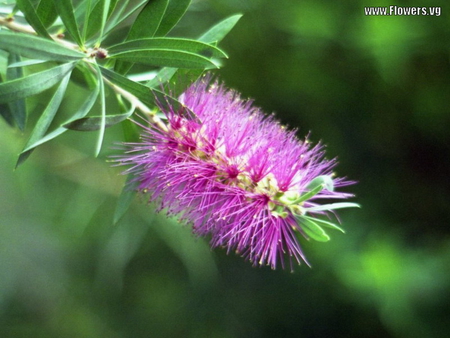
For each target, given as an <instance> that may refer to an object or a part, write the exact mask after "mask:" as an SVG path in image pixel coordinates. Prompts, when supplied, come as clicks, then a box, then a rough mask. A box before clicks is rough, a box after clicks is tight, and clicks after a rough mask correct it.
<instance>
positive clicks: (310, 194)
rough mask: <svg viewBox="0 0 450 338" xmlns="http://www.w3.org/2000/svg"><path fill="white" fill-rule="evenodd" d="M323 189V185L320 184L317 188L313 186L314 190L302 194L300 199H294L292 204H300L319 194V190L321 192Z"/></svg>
mask: <svg viewBox="0 0 450 338" xmlns="http://www.w3.org/2000/svg"><path fill="white" fill-rule="evenodd" d="M322 190H323V186H322V185H318V186H316V187H315V188H313V189H312V190H310V191H308V192H306V193H304V194H303V195H301V196H300V197H299V198H298V199H296V200H295V201H293V202H292V203H291V204H299V203H302V202H304V201H306V200H308V199H310V198H311V197H313V196H315V195H317V194H318V193H319V192H321V191H322Z"/></svg>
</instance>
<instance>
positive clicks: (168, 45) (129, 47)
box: [108, 38, 227, 57]
mask: <svg viewBox="0 0 450 338" xmlns="http://www.w3.org/2000/svg"><path fill="white" fill-rule="evenodd" d="M149 50H155V51H159V50H162V51H176V52H189V53H195V54H199V55H201V56H205V57H212V56H215V57H227V55H226V54H225V53H224V52H223V51H222V50H221V49H219V48H217V47H216V46H213V45H210V44H207V43H204V42H200V41H196V40H191V39H182V38H146V39H139V40H134V41H127V42H123V43H119V44H117V45H114V46H111V47H110V48H108V52H109V54H110V56H112V57H114V55H116V54H119V53H124V52H130V53H133V52H136V51H149Z"/></svg>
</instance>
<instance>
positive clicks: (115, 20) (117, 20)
mask: <svg viewBox="0 0 450 338" xmlns="http://www.w3.org/2000/svg"><path fill="white" fill-rule="evenodd" d="M147 1H148V0H141V1H139V2H138V3H137V4H135V5H134V6H133V7H131V8H129V9H127V5H128V3H129V1H120V2H119V6H117V7H118V8H116V9H115V10H114V12H113V13H112V14H111V17H110V19H109V20H108V23H107V24H106V26H105V35H107V34H109V33H110V32H111V31H112V30H113V29H114V28H115V27H117V26H118V25H119V24H121V23H122V22H123V21H125V20H126V19H128V18H129V17H130V15H132V14H133V13H135V12H136V11H137V10H138V9H139V8H140V7H142V5H144V4H145V3H146V2H147Z"/></svg>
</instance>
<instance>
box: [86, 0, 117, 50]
mask: <svg viewBox="0 0 450 338" xmlns="http://www.w3.org/2000/svg"><path fill="white" fill-rule="evenodd" d="M110 4H111V2H110V0H100V1H97V3H96V5H95V6H94V8H93V10H92V11H91V13H89V19H88V22H87V23H86V24H87V26H88V27H87V31H86V32H85V33H86V34H85V37H86V38H88V37H91V36H93V35H94V34H96V33H97V32H98V40H97V42H96V44H95V46H96V47H99V46H100V44H101V41H102V38H103V31H104V29H105V24H106V20H107V18H108V13H109V6H110Z"/></svg>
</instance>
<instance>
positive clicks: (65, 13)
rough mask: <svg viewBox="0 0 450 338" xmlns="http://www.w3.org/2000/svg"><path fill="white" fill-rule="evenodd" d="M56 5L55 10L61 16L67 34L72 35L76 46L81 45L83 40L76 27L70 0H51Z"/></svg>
mask: <svg viewBox="0 0 450 338" xmlns="http://www.w3.org/2000/svg"><path fill="white" fill-rule="evenodd" d="M53 1H54V4H55V6H56V10H57V12H58V14H59V16H60V17H61V20H62V22H63V23H64V26H65V27H66V29H67V31H68V32H69V34H70V35H71V36H72V38H73V39H74V41H75V42H76V43H77V44H78V46H80V47H82V46H83V43H84V41H82V39H81V35H80V31H79V29H78V24H77V21H76V20H75V14H74V9H73V5H72V0H63V1H61V0H53Z"/></svg>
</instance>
